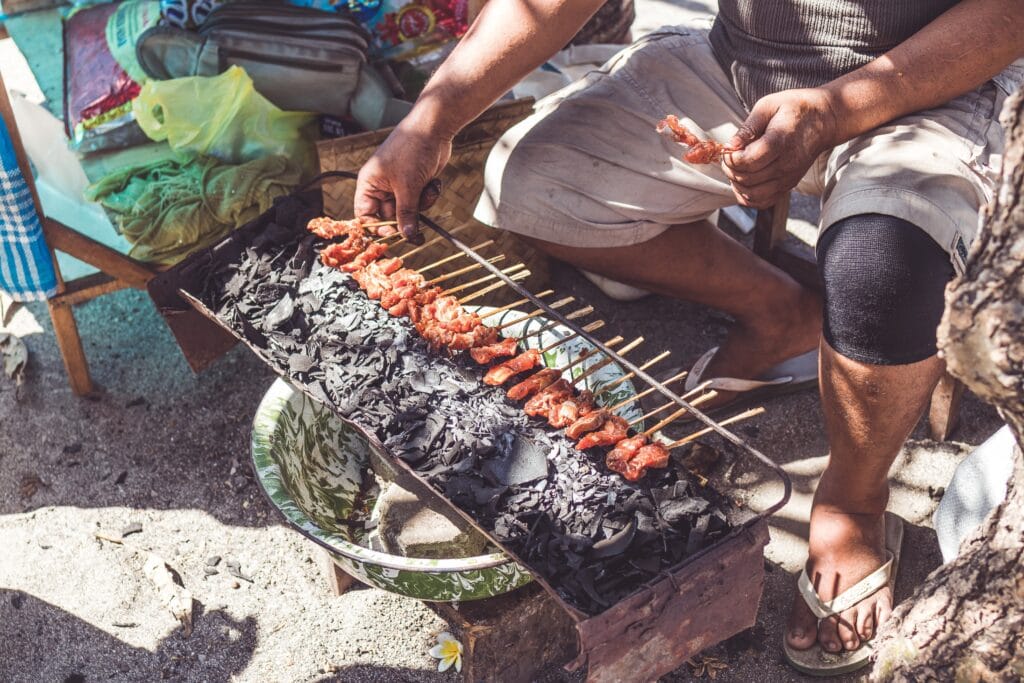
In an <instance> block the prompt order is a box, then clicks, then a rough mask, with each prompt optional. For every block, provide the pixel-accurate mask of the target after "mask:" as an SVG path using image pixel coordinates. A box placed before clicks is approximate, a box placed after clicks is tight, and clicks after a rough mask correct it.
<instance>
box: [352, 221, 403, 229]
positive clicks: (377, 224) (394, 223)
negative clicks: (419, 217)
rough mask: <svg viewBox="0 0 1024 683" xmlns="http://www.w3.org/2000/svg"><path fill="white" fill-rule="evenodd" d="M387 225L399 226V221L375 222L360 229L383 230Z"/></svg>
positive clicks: (361, 226)
mask: <svg viewBox="0 0 1024 683" xmlns="http://www.w3.org/2000/svg"><path fill="white" fill-rule="evenodd" d="M385 225H398V221H375V222H373V223H363V224H362V225H360V226H359V227H360V228H382V227H384V226H385Z"/></svg>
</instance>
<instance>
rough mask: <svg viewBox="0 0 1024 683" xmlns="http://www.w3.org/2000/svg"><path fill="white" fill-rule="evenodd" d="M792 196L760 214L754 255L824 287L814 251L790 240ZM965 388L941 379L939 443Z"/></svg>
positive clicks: (933, 415) (933, 422)
mask: <svg viewBox="0 0 1024 683" xmlns="http://www.w3.org/2000/svg"><path fill="white" fill-rule="evenodd" d="M788 221H789V196H788V195H787V196H786V197H785V199H783V200H782V201H780V202H779V203H777V204H776V205H775V206H773V207H770V208H767V209H761V210H759V211H758V212H757V219H756V221H755V224H754V253H755V254H757V255H758V256H760V257H761V258H763V259H764V260H766V261H768V262H769V263H773V264H774V265H776V266H778V267H779V268H781V269H782V270H784V271H786V272H787V273H789V274H790V275H791V276H792V277H793V279H795V280H796V281H797V282H799V283H801V284H803V285H805V286H807V287H813V288H814V289H820V288H821V281H820V280H819V279H818V265H817V261H816V260H815V258H814V251H813V250H811V249H810V248H809V247H806V246H804V245H795V244H792V243H790V242H787V241H786V224H787V222H788ZM963 395H964V385H963V383H962V382H960V381H959V380H958V379H956V378H955V377H953V376H952V375H950V374H948V373H947V374H946V375H944V376H943V378H942V379H940V380H939V383H938V385H936V387H935V389H934V390H933V391H932V397H931V402H930V404H929V406H928V431H929V433H930V434H931V437H932V439H934V440H935V441H945V440H946V439H948V438H949V437H950V435H951V434H952V433H953V430H955V429H956V426H957V423H958V422H959V419H960V401H961V399H962V398H963Z"/></svg>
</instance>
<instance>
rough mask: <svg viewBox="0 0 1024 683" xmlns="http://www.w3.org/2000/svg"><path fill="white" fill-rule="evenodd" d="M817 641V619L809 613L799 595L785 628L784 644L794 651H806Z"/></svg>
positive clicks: (809, 609) (809, 610) (808, 608)
mask: <svg viewBox="0 0 1024 683" xmlns="http://www.w3.org/2000/svg"><path fill="white" fill-rule="evenodd" d="M817 639H818V619H817V617H815V616H814V613H813V612H811V608H810V607H808V606H807V603H806V602H804V599H803V598H802V597H800V595H799V593H798V594H797V596H796V599H795V600H794V602H793V609H792V611H791V612H790V613H789V624H787V626H786V642H787V643H789V646H790V647H792V648H794V649H796V650H806V649H807V648H809V647H811V646H812V645H814V642H815V641H816V640H817Z"/></svg>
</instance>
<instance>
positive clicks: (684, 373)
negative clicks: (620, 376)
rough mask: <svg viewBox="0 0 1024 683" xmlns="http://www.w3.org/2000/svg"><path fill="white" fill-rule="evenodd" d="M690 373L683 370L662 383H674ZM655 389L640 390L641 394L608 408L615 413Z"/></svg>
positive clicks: (666, 384)
mask: <svg viewBox="0 0 1024 683" xmlns="http://www.w3.org/2000/svg"><path fill="white" fill-rule="evenodd" d="M688 374H689V372H687V371H686V370H683V371H682V372H680V373H679V374H678V375H676V376H675V377H671V378H669V379H667V380H665V381H664V382H662V384H664V385H665V386H668V385H669V384H672V383H673V382H678V381H679V380H681V379H682V378H684V377H686V376H687V375H688ZM654 391H657V389H655V388H654V387H651V388H650V389H645V390H643V391H641V392H640V393H639V394H636V395H634V396H631V397H629V398H627V399H625V400H623V401H619V402H618V403H616V404H615V405H613V406H610V407H609V408H608V410H609V411H610V412H613V413H614V412H615V411H616V410H618V409H619V408H622V407H625V406H628V405H629V404H630V403H633V402H634V401H639V400H640V399H642V398H643V397H644V396H647V395H648V394H650V393H651V392H654ZM645 417H646V416H645ZM641 419H643V418H641Z"/></svg>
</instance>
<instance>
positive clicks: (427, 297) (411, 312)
mask: <svg viewBox="0 0 1024 683" xmlns="http://www.w3.org/2000/svg"><path fill="white" fill-rule="evenodd" d="M440 295H441V288H440V287H430V288H428V289H420V290H418V291H416V292H415V293H413V295H412V296H411V297H408V298H403V299H400V300H398V301H397V303H395V304H394V305H392V306H389V307H388V313H390V314H391V315H393V316H395V317H398V316H403V315H404V316H406V317H407V318H409V320H411V321H412V323H413V324H414V325H416V324H417V323H419V322H420V321H421V320H423V307H424V306H426V305H427V304H429V303H432V302H433V301H435V300H436V299H437V297H439V296H440ZM383 303H384V298H382V299H381V305H383Z"/></svg>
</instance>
